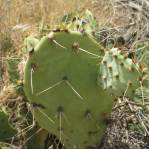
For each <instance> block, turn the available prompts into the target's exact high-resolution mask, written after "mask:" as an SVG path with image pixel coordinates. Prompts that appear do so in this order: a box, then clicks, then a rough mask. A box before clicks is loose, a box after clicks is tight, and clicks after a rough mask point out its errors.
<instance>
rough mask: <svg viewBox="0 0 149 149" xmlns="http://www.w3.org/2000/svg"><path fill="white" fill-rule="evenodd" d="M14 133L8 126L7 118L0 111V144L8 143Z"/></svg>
mask: <svg viewBox="0 0 149 149" xmlns="http://www.w3.org/2000/svg"><path fill="white" fill-rule="evenodd" d="M15 133H16V131H15V130H14V129H13V128H12V127H11V126H10V124H9V122H8V116H7V115H6V114H5V113H4V112H2V111H0V142H3V141H10V140H11V139H12V138H11V137H13V136H14V135H15Z"/></svg>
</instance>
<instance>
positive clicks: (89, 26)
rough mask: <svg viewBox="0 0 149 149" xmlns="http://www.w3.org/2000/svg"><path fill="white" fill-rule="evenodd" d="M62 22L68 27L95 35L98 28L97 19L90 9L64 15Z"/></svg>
mask: <svg viewBox="0 0 149 149" xmlns="http://www.w3.org/2000/svg"><path fill="white" fill-rule="evenodd" d="M62 22H63V23H64V25H65V27H66V28H67V29H70V30H73V31H79V32H85V33H87V34H89V35H93V34H94V33H95V31H96V28H97V21H96V19H95V17H94V16H93V14H92V13H91V12H90V11H89V10H86V11H83V12H73V13H69V14H67V15H65V16H64V17H63V19H62Z"/></svg>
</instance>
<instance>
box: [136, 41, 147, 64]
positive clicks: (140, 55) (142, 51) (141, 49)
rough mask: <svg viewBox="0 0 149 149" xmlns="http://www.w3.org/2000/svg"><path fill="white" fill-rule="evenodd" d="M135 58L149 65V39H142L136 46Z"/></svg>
mask: <svg viewBox="0 0 149 149" xmlns="http://www.w3.org/2000/svg"><path fill="white" fill-rule="evenodd" d="M134 49H135V58H136V60H137V62H138V63H140V64H142V65H144V66H146V67H148V66H149V40H148V41H141V42H139V43H137V44H136V45H135V46H134Z"/></svg>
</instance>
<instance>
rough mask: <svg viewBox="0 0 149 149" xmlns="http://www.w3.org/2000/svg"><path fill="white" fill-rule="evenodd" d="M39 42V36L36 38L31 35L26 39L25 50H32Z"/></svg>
mask: <svg viewBox="0 0 149 149" xmlns="http://www.w3.org/2000/svg"><path fill="white" fill-rule="evenodd" d="M38 43H39V40H38V39H37V38H34V37H33V36H29V37H27V38H26V39H25V40H24V47H23V51H24V52H30V51H32V49H33V48H35V47H36V45H37V44H38Z"/></svg>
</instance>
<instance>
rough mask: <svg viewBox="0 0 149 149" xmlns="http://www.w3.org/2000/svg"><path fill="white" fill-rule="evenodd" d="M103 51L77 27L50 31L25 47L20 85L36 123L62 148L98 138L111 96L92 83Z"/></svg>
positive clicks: (96, 74) (95, 77)
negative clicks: (22, 80)
mask: <svg viewBox="0 0 149 149" xmlns="http://www.w3.org/2000/svg"><path fill="white" fill-rule="evenodd" d="M102 55H103V51H102V49H101V48H100V46H99V45H98V44H97V43H96V41H94V40H93V39H91V38H90V37H88V36H87V35H86V34H84V35H82V34H81V33H79V32H70V31H68V32H56V33H53V32H51V33H50V34H49V35H48V36H45V37H43V38H42V39H41V40H40V42H39V43H38V44H37V46H36V47H35V48H34V49H33V50H32V51H30V54H29V58H28V61H27V64H26V68H25V82H24V90H25V93H26V96H27V97H28V100H29V101H30V103H31V104H32V105H33V114H34V116H35V119H36V120H37V122H38V123H39V125H40V126H41V127H42V128H45V129H46V130H48V131H50V132H51V133H53V134H55V135H56V136H57V137H58V138H59V140H60V141H61V142H62V143H63V144H64V145H65V147H66V148H67V149H71V148H73V147H74V146H78V148H80V149H83V148H86V147H87V146H91V145H96V144H98V143H99V142H100V140H101V138H102V136H103V132H104V129H105V126H106V122H105V119H106V118H107V114H108V113H110V112H111V109H112V98H111V96H110V95H109V94H107V92H106V91H104V90H103V89H102V87H100V86H98V85H97V76H98V67H99V62H100V61H101V56H102Z"/></svg>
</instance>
